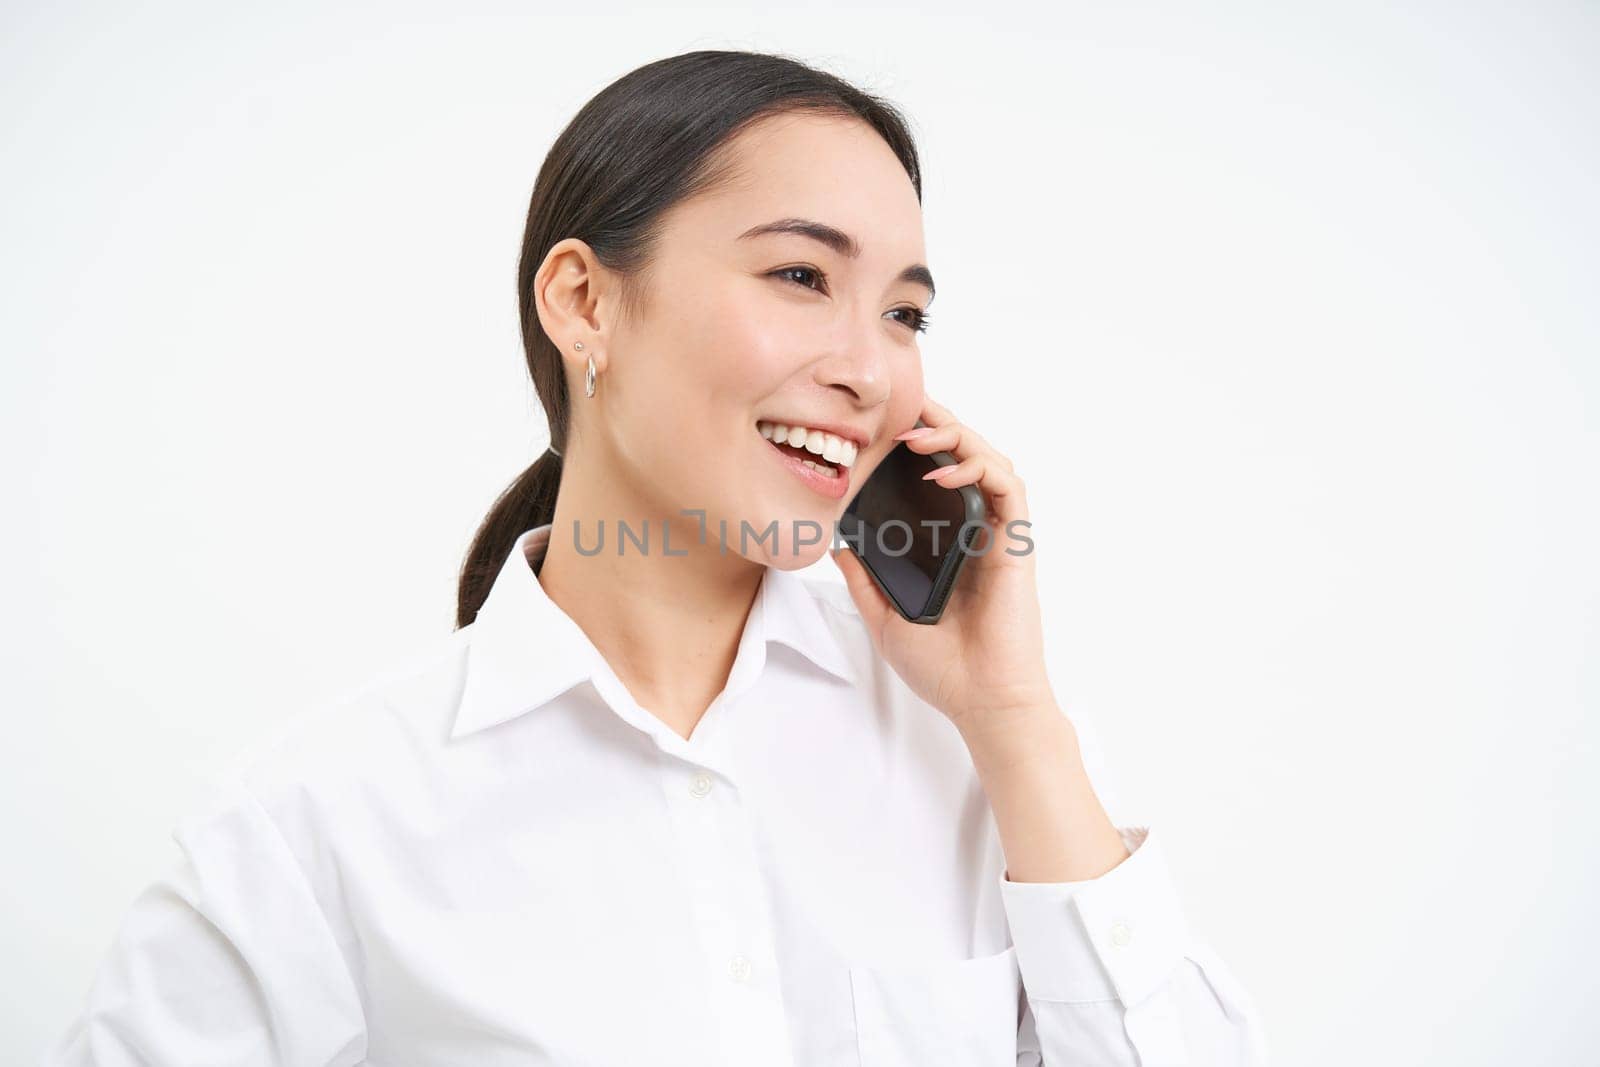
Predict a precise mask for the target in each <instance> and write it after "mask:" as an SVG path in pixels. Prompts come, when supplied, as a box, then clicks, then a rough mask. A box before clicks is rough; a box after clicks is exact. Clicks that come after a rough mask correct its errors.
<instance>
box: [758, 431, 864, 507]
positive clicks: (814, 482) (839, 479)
mask: <svg viewBox="0 0 1600 1067" xmlns="http://www.w3.org/2000/svg"><path fill="white" fill-rule="evenodd" d="M764 450H765V451H766V452H767V453H768V454H769V455H772V456H774V457H776V458H777V460H778V462H779V463H781V464H783V466H784V468H785V469H787V470H788V472H789V474H790V475H791V476H792V477H795V478H798V479H799V480H800V482H801V483H802V484H804V485H805V486H806V487H807V488H808V489H810V490H812V491H813V492H815V493H817V494H818V495H819V496H821V497H823V498H825V499H827V500H841V499H843V497H844V495H845V493H846V492H848V491H849V489H850V471H849V470H848V469H846V468H842V467H835V466H834V465H833V464H827V465H828V466H829V467H830V468H833V469H835V470H836V472H837V473H835V474H832V475H828V474H824V473H822V472H821V471H817V470H813V469H812V468H810V467H808V466H806V464H805V461H806V460H811V461H812V462H814V463H823V464H826V463H827V461H826V460H824V459H823V458H822V457H821V456H817V455H813V454H811V453H809V452H804V451H803V450H799V449H796V448H794V447H793V446H791V445H779V444H776V443H775V442H773V441H772V440H770V439H768V440H767V441H766V443H765V446H764ZM802 456H803V457H804V458H802Z"/></svg>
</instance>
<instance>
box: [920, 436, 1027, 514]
mask: <svg viewBox="0 0 1600 1067" xmlns="http://www.w3.org/2000/svg"><path fill="white" fill-rule="evenodd" d="M930 473H931V472H930ZM928 480H929V481H932V482H934V483H936V484H938V485H942V486H944V487H945V488H946V489H959V488H960V487H961V486H963V485H976V486H977V487H978V488H979V489H980V490H982V491H983V493H984V494H985V495H986V496H987V497H988V498H989V501H990V510H991V511H992V512H993V514H995V515H996V516H998V517H999V519H1000V521H1001V524H1002V525H1003V524H1006V523H1010V522H1013V521H1015V520H1017V519H1024V520H1025V519H1027V517H1028V493H1027V487H1026V486H1024V485H1023V483H1022V479H1021V478H1020V477H1019V476H1018V475H1017V474H1016V473H1015V472H1013V471H1009V470H1007V469H1006V468H1005V467H1003V466H1001V465H999V464H997V463H995V462H993V460H992V459H991V457H989V456H987V455H984V454H979V455H975V456H971V457H969V458H967V459H964V460H962V461H961V462H960V463H957V464H955V465H954V466H952V467H949V468H947V469H945V470H944V472H943V473H942V474H938V475H935V476H934V477H932V478H929V479H928Z"/></svg>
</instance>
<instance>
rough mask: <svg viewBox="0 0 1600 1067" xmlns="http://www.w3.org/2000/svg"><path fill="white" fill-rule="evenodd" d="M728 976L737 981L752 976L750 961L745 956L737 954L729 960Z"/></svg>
mask: <svg viewBox="0 0 1600 1067" xmlns="http://www.w3.org/2000/svg"><path fill="white" fill-rule="evenodd" d="M728 976H729V977H730V978H732V979H733V980H734V981H735V982H743V981H746V980H748V979H749V977H750V961H749V960H747V959H745V958H744V957H743V956H740V955H735V956H734V957H733V959H731V960H729V961H728Z"/></svg>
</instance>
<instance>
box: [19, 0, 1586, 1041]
mask: <svg viewBox="0 0 1600 1067" xmlns="http://www.w3.org/2000/svg"><path fill="white" fill-rule="evenodd" d="M579 6H580V5H571V6H568V5H563V6H561V7H554V6H552V7H550V8H549V10H539V9H538V8H537V7H535V6H534V5H531V4H520V5H511V4H507V5H504V6H500V7H491V6H487V5H478V6H470V7H469V6H466V5H461V4H451V5H442V4H441V5H437V6H434V7H432V8H427V7H422V6H415V5H410V4H394V3H386V4H381V5H378V4H374V5H372V6H369V7H353V6H347V7H343V8H341V9H340V10H339V11H338V12H337V13H329V12H325V11H323V10H320V5H316V6H313V5H304V6H301V5H285V4H268V5H253V6H249V7H246V6H244V5H219V4H205V3H195V4H192V5H177V4H157V5H106V6H103V7H88V6H84V5H66V4H61V3H52V4H49V5H44V4H38V3H34V4H29V5H19V4H12V5H9V6H7V8H6V9H5V13H4V16H3V18H4V23H3V43H0V84H3V87H4V88H3V107H0V123H3V141H0V143H3V144H4V155H5V163H4V167H3V173H0V181H3V183H4V187H3V194H4V195H3V197H0V250H3V251H0V256H3V261H0V270H3V272H4V273H3V282H4V284H3V286H0V344H3V350H4V363H3V365H4V380H3V383H0V392H3V401H0V403H3V411H0V416H3V418H0V434H3V435H4V436H3V439H0V443H3V445H4V456H5V472H6V484H5V490H6V497H7V499H8V500H9V501H11V502H12V505H13V506H12V507H10V508H8V510H7V515H8V521H7V522H5V523H4V524H3V532H0V537H3V539H4V540H3V544H0V549H3V553H4V559H5V561H6V569H7V571H8V574H7V578H6V595H5V602H6V608H7V610H6V611H5V612H4V614H3V616H0V617H3V619H4V622H3V625H4V627H5V633H4V635H3V637H4V641H5V647H6V649H7V650H8V654H7V666H6V670H5V679H6V686H5V702H6V706H7V712H8V714H7V728H6V733H5V744H4V746H3V752H4V755H3V756H0V801H3V805H4V806H3V812H4V814H3V816H0V820H3V821H0V829H3V831H4V834H5V839H6V841H7V842H8V848H7V855H8V860H9V862H8V864H7V868H8V869H7V872H6V875H5V877H4V879H3V880H0V905H3V909H0V910H3V914H4V918H3V919H0V937H3V944H0V958H4V959H5V960H6V965H5V966H4V967H3V968H0V1005H3V1006H0V1059H3V1060H5V1061H7V1062H23V1061H25V1060H29V1059H31V1058H33V1057H35V1056H36V1055H37V1054H38V1052H39V1050H40V1049H42V1048H43V1047H44V1045H45V1044H46V1043H47V1041H48V1040H50V1039H51V1038H52V1037H53V1036H54V1035H55V1034H56V1033H57V1032H58V1031H59V1030H61V1029H62V1028H64V1027H65V1026H66V1025H67V1023H68V1022H69V1020H70V1017H71V1015H72V1014H73V1012H74V1011H75V1010H76V1009H77V1007H78V1005H79V1004H80V1002H81V1000H82V998H83V997H84V995H85V994H86V992H87V989H88V985H89V982H90V980H91V978H92V975H93V972H94V968H95V966H96V964H97V962H98V960H99V959H100V958H101V956H102V954H103V953H104V952H105V951H106V950H107V948H108V947H109V944H110V940H111V938H112V935H113V933H114V932H115V930H116V927H117V924H118V921H119V919H120V916H121V914H122V912H123V911H124V910H125V909H126V907H127V906H128V905H129V904H130V903H131V901H132V899H133V897H134V895H135V894H136V893H137V892H138V890H139V889H140V888H141V887H142V886H143V885H144V884H146V883H147V882H148V881H150V880H152V879H153V878H155V877H156V876H157V875H158V874H160V873H161V872H162V871H163V870H164V869H165V868H166V867H167V866H168V865H169V864H170V863H172V862H174V861H175V860H176V858H177V848H176V845H175V844H173V842H172V841H171V840H170V838H169V837H168V836H167V835H168V833H169V832H170V829H171V827H172V824H173V822H174V820H175V819H176V818H177V817H178V815H179V814H180V813H181V812H182V811H183V810H184V807H185V805H187V804H188V803H190V802H191V801H192V800H193V799H194V798H195V794H196V791H197V789H198V788H199V787H200V784H201V781H202V778H203V776H204V775H205V774H207V773H210V772H211V771H213V770H214V769H215V768H217V767H218V766H219V765H220V764H221V763H222V762H223V761H224V760H226V759H229V758H231V757H232V755H233V754H235V753H237V752H238V751H240V750H241V749H243V748H246V747H248V746H250V745H252V744H254V743H256V741H257V740H259V739H261V738H263V737H264V736H266V735H268V734H269V733H270V732H271V731H272V730H273V729H274V728H275V727H276V726H277V725H278V724H279V723H281V722H282V720H283V719H284V717H285V716H286V715H289V714H293V713H295V712H296V711H298V710H299V709H301V708H304V707H307V706H308V705H309V704H310V703H312V702H315V701H320V700H323V699H326V698H327V697H329V696H330V695H333V694H337V693H340V692H343V691H346V690H350V689H354V688H355V687H356V686H358V685H359V684H360V683H361V682H362V681H364V680H365V678H367V677H368V676H369V675H371V674H373V673H374V672H376V671H379V670H380V669H385V668H387V667H388V666H389V665H392V664H395V663H397V662H403V661H404V659H405V657H406V656H407V654H408V651H409V650H416V649H420V648H422V647H424V646H426V645H428V644H430V643H431V642H433V641H435V640H436V639H438V638H439V637H440V636H441V635H443V634H446V633H448V632H449V630H450V628H451V627H452V625H453V619H454V598H455V581H456V574H457V568H458V567H459V565H460V562H461V559H462V557H463V554H464V553H465V551H466V548H467V545H468V543H469V540H470V538H471V536H472V534H473V532H474V530H475V528H476V525H477V523H478V522H479V520H480V519H481V518H482V516H483V515H484V514H485V512H486V511H487V510H488V508H489V506H490V504H491V502H492V500H493V498H494V496H495V495H496V494H497V493H498V492H499V491H500V490H501V489H502V488H503V487H504V486H505V485H506V484H507V483H508V482H509V480H510V479H511V478H512V477H514V476H515V474H516V473H517V472H518V471H520V470H521V469H522V468H523V467H524V466H525V465H526V464H527V463H528V462H529V461H530V460H531V458H532V457H533V456H534V455H535V454H536V453H537V452H538V451H539V450H541V449H542V448H543V446H544V444H545V440H546V438H545V429H544V425H543V417H542V412H541V409H540V408H539V407H538V405H537V404H536V403H535V401H534V400H533V397H532V392H531V387H530V386H529V385H528V384H527V380H526V371H525V370H524V366H523V359H522V352H521V345H520V341H519V339H518V335H517V325H516V314H515V306H516V305H515V291H514V275H515V267H516V257H517V253H518V248H519V242H520V239H521V233H522V224H523V219H524V214H525V212H526V209H527V198H528V193H529V190H530V189H531V186H532V182H533V178H534V176H535V174H536V172H537V170H538V167H539V165H540V163H541V162H542V160H543V158H544V154H545V152H546V151H547V150H548V148H549V146H550V143H551V141H552V140H553V138H554V137H555V135H556V133H557V132H558V131H559V130H560V128H561V127H562V126H563V125H564V124H565V123H566V122H567V120H568V119H569V118H570V117H571V116H572V114H573V113H574V112H575V111H576V110H577V109H578V108H579V107H580V106H581V105H582V104H583V103H584V102H585V101H586V100H587V99H588V98H589V97H590V96H592V95H593V94H594V93H595V92H597V91H598V90H599V89H601V88H602V87H603V86H604V85H606V84H607V83H609V82H610V81H612V80H613V79H615V78H617V77H619V76H621V75H622V74H624V73H625V72H627V71H628V70H631V69H632V68H634V67H636V66H638V65H640V64H642V63H644V62H648V61H650V60H653V59H657V58H661V57H663V56H666V55H671V54H675V53H678V52H682V51H688V50H691V49H695V48H750V49H756V50H773V51H782V52H787V53H790V54H793V55H795V56H797V57H799V58H802V59H806V60H808V61H812V62H815V63H818V64H820V65H823V66H825V67H827V68H828V69H831V70H833V71H835V72H836V73H839V74H842V75H844V76H846V77H849V78H852V79H854V80H856V81H857V82H858V83H859V84H862V85H863V86H864V87H866V88H868V89H870V90H872V91H876V92H880V93H883V94H885V95H887V96H888V97H890V98H891V99H892V100H894V101H895V102H897V103H898V104H900V105H901V106H902V107H903V108H904V109H905V110H906V111H907V112H908V114H909V115H910V117H911V118H912V120H913V122H914V124H915V129H916V132H917V134H918V136H919V138H920V147H921V150H922V152H923V159H924V165H925V171H926V188H925V200H924V209H925V218H926V238H927V249H928V254H929V264H930V266H931V267H932V268H933V271H934V273H935V275H936V276H937V277H938V280H939V290H940V296H939V299H938V301H937V304H936V306H935V311H934V314H933V316H932V318H933V322H932V325H931V327H930V330H929V333H928V335H927V337H926V339H925V341H924V343H923V352H924V357H925V361H926V371H927V377H928V385H929V390H930V392H931V393H932V394H933V395H934V396H935V397H936V398H942V399H944V401H945V402H946V403H947V404H949V405H950V406H951V407H953V408H954V410H955V411H956V412H957V414H958V415H959V416H960V417H961V418H962V419H963V421H966V422H968V423H970V424H971V425H973V426H974V427H975V428H977V429H979V430H980V432H982V433H984V434H985V435H986V436H987V437H988V438H989V439H990V440H991V441H992V442H993V443H994V444H995V445H996V446H997V447H999V448H1000V449H1001V450H1002V451H1004V452H1006V453H1007V454H1008V455H1010V456H1011V457H1012V458H1013V459H1014V461H1015V463H1016V466H1017V468H1018V470H1019V472H1021V473H1022V474H1023V475H1024V476H1025V477H1026V478H1027V480H1028V485H1029V495H1030V503H1031V505H1032V508H1033V514H1034V521H1035V524H1036V529H1037V530H1038V531H1039V533H1040V536H1041V538H1043V537H1045V536H1051V535H1053V537H1054V538H1055V540H1056V542H1057V543H1058V544H1059V545H1060V546H1061V547H1060V548H1059V549H1058V550H1057V551H1056V552H1054V553H1053V554H1041V558H1040V561H1039V571H1040V581H1041V586H1042V588H1041V595H1042V597H1043V599H1044V604H1045V613H1046V615H1045V617H1046V624H1047V627H1048V630H1049V635H1048V636H1049V637H1050V640H1051V644H1052V649H1053V651H1052V657H1053V658H1052V661H1051V669H1052V677H1053V678H1054V680H1055V684H1056V688H1057V693H1058V695H1059V696H1060V697H1061V699H1062V702H1063V704H1064V706H1065V707H1066V709H1067V711H1068V712H1069V714H1081V715H1084V716H1087V717H1092V718H1093V720H1094V721H1095V723H1096V725H1097V727H1098V732H1099V734H1100V735H1101V738H1102V740H1103V742H1104V744H1105V747H1106V749H1107V751H1108V754H1109V756H1110V758H1111V761H1112V764H1113V766H1114V768H1115V769H1116V771H1117V773H1118V775H1119V779H1120V788H1119V790H1118V792H1119V794H1120V795H1119V799H1118V804H1119V806H1120V811H1121V813H1122V814H1124V815H1129V816H1131V815H1139V816H1143V817H1145V818H1149V819H1152V820H1155V821H1158V822H1159V824H1160V825H1161V826H1162V828H1163V830H1164V832H1165V835H1166V841H1167V847H1168V849H1169V855H1170V856H1171V861H1172V865H1173V867H1174V871H1175V874H1176V876H1177V877H1178V880H1179V882H1180V886H1181V889H1182V892H1183V894H1184V899H1185V901H1186V906H1187V908H1188V911H1189V914H1190V918H1191V921H1192V923H1193V925H1194V926H1195V927H1196V928H1197V929H1199V930H1200V931H1202V933H1203V934H1204V936H1205V939H1206V940H1208V941H1209V942H1210V943H1211V944H1213V945H1214V946H1215V947H1216V948H1217V949H1218V951H1219V952H1220V953H1221V954H1222V956H1223V957H1224V958H1225V959H1226V960H1227V961H1228V962H1230V963H1231V964H1232V966H1233V968H1234V970H1235V971H1236V973H1237V974H1238V976H1239V977H1240V979H1241V980H1242V981H1243V982H1244V984H1245V985H1246V986H1247V987H1249V988H1250V989H1251V990H1252V991H1253V993H1254V995H1255V997H1256V999H1257V1001H1258V1004H1259V1007H1260V1008H1261V1011H1262V1013H1263V1015H1264V1017H1265V1019H1266V1024H1267V1034H1268V1038H1269V1044H1270V1046H1271V1050H1272V1052H1273V1059H1274V1062H1276V1063H1282V1064H1305V1065H1322V1064H1327V1065H1333V1064H1339V1065H1345V1064H1354V1063H1361V1064H1369V1063H1370V1064H1377V1063H1385V1064H1387V1063H1393V1064H1413V1063H1423V1062H1430V1063H1441V1064H1451V1065H1464V1064H1506V1063H1516V1064H1519V1065H1530V1064H1570V1063H1576V1062H1579V1061H1581V1060H1587V1059H1589V1058H1591V1057H1592V1055H1593V1053H1594V1049H1595V1047H1596V1045H1597V1043H1600V1016H1597V1014H1596V1013H1595V1012H1594V1010H1593V1009H1592V1006H1591V1004H1590V999H1591V998H1592V995H1593V993H1594V988H1595V987H1594V971H1595V963H1594V954H1595V952H1596V949H1597V947H1600V945H1597V925H1600V924H1597V922H1596V919H1595V910H1594V908H1593V900H1594V898H1595V896H1596V887H1595V884H1594V879H1595V875H1596V859H1597V850H1600V834H1597V832H1596V826H1595V822H1596V820H1595V813H1596V811H1597V809H1600V795H1597V793H1600V790H1597V787H1596V785H1595V784H1594V783H1595V780H1596V772H1595V769H1594V763H1595V757H1596V751H1595V749H1596V743H1595V742H1596V733H1597V730H1596V726H1595V720H1594V715H1595V712H1596V711H1597V710H1600V708H1597V703H1600V701H1597V666H1596V651H1595V645H1596V641H1595V637H1596V630H1597V614H1600V613H1597V610H1596V608H1597V587H1600V582H1597V566H1596V559H1595V552H1594V546H1595V545H1596V544H1600V521H1597V502H1596V495H1597V494H1596V488H1597V484H1600V480H1597V469H1596V463H1595V460H1596V456H1597V451H1600V450H1597V448H1596V435H1597V428H1596V413H1595V404H1596V399H1597V393H1596V384H1597V382H1596V379H1597V376H1600V372H1597V366H1596V364H1597V358H1596V353H1597V343H1600V315H1597V311H1596V304H1595V295H1596V280H1597V277H1600V272H1597V267H1600V262H1597V260H1600V254H1597V251H1596V250H1597V249H1600V210H1597V206H1596V204H1597V197H1596V179H1597V177H1600V175H1597V170H1600V167H1597V162H1600V161H1597V131H1600V103H1597V88H1600V78H1597V75H1596V70H1597V60H1600V10H1597V8H1596V7H1595V6H1594V5H1593V4H1565V5H1563V4H1555V3H1542V4H1522V5H1486V4H1485V5H1476V4H1445V3H1439V4H1435V5H1432V6H1430V7H1423V6H1421V5H1407V8H1408V10H1406V11H1404V12H1402V11H1397V10H1396V11H1384V10H1381V8H1380V7H1379V6H1378V5H1368V4H1364V3H1347V2H1328V3H1323V4H1318V5H1292V6H1290V5H1284V4H1268V3H1262V4H1255V5H1242V4H1241V5H1233V6H1230V7H1222V6H1219V5H1213V4H1208V5H1193V4H1184V3H1172V4H1167V5H1161V6H1153V5H1150V4H1140V5H1137V6H1135V5H1123V4H1106V5H1094V6H1089V5H1076V4H1067V5H1050V6H1049V7H1048V8H1044V7H1040V8H1038V9H1033V8H1023V7H1014V8H1011V9H1010V10H1007V9H1005V7H1004V6H1003V5H994V4H986V5H980V9H981V11H982V15H979V16H975V15H973V14H971V13H969V12H965V11H964V12H962V13H955V12H950V13H945V12H941V11H940V10H938V9H937V8H933V9H930V8H928V7H925V6H921V5H914V6H912V5H908V6H905V7H894V6H869V7H865V8H863V7H859V6H857V7H855V8H854V9H853V10H848V11H847V10H845V9H843V8H839V7H836V6H834V5H832V4H827V3H822V4H810V5H773V6H772V8H771V10H770V11H768V12H766V13H751V12H749V11H747V10H744V9H742V8H740V7H735V6H732V5H729V6H727V7H726V8H700V9H688V8H682V7H679V8H674V9H661V8H644V7H639V8H633V9H629V8H614V9H607V8H602V7H599V6H597V5H594V4H584V5H581V7H582V9H583V10H582V11H581V12H580V11H579V10H578V8H579ZM1513 7H1514V8H1515V10H1512V8H1513ZM831 567H832V564H831V563H829V562H828V561H827V560H823V561H822V562H821V563H820V564H819V566H818V569H817V572H816V573H819V574H820V573H823V572H824V571H825V570H828V569H830V568H831Z"/></svg>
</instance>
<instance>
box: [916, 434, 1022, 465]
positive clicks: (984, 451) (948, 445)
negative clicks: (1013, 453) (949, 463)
mask: <svg viewBox="0 0 1600 1067" xmlns="http://www.w3.org/2000/svg"><path fill="white" fill-rule="evenodd" d="M905 446H906V447H907V448H909V449H911V450H912V451H913V452H921V453H923V454H927V453H929V452H949V453H951V454H952V455H954V456H955V457H956V458H957V459H963V460H964V459H967V458H969V457H971V456H975V455H987V456H989V457H990V458H991V459H993V461H994V462H995V463H997V464H999V465H1000V466H1002V467H1004V468H1005V469H1006V470H1009V471H1014V470H1016V467H1015V466H1013V465H1012V463H1011V459H1010V457H1008V456H1006V455H1004V454H1003V453H1001V452H999V451H997V450H996V449H995V447H994V446H993V445H991V444H990V443H989V442H988V441H986V440H984V438H983V437H982V435H980V434H979V433H978V432H977V431H976V430H974V429H973V428H972V427H970V426H968V425H966V424H965V423H960V422H952V423H946V424H945V425H943V426H939V427H937V428H935V429H932V430H929V431H928V432H927V433H925V434H923V435H922V436H920V437H912V438H908V439H907V440H906V441H905Z"/></svg>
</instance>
